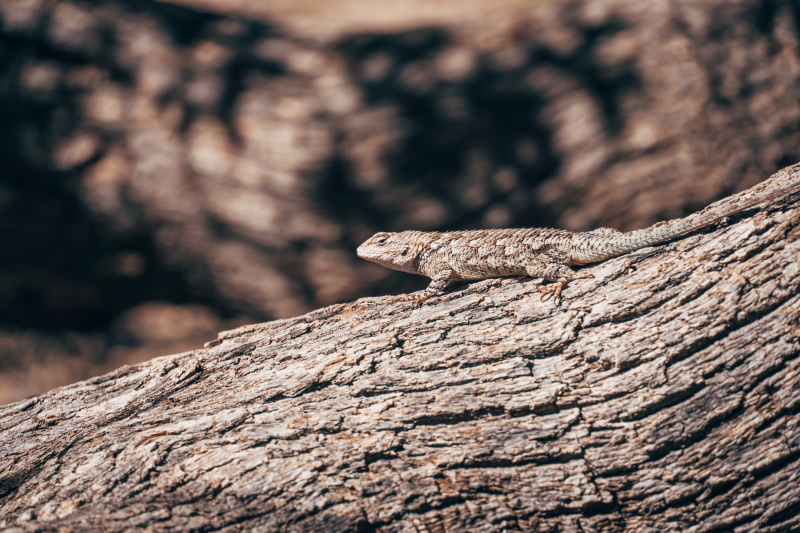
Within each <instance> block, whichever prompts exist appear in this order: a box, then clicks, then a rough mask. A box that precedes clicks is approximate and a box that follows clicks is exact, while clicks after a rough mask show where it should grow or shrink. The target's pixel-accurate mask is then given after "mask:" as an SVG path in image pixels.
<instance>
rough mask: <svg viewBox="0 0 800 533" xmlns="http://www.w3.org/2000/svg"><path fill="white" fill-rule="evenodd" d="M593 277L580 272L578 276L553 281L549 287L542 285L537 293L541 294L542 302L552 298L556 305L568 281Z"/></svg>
mask: <svg viewBox="0 0 800 533" xmlns="http://www.w3.org/2000/svg"><path fill="white" fill-rule="evenodd" d="M593 277H594V276H593V275H592V274H590V273H588V272H581V273H580V274H578V275H576V276H573V277H571V278H562V279H559V280H556V281H554V282H553V283H551V284H550V285H542V286H541V287H539V292H540V293H541V294H542V301H545V300H547V299H549V298H550V296H552V297H553V302H555V304H556V305H558V303H559V302H561V291H562V290H564V287H566V286H567V283H569V282H570V281H574V280H576V279H585V278H593Z"/></svg>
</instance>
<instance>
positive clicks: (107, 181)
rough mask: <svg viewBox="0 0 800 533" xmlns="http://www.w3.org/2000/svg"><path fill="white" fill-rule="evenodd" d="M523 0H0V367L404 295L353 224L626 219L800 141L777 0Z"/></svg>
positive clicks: (744, 180)
mask: <svg viewBox="0 0 800 533" xmlns="http://www.w3.org/2000/svg"><path fill="white" fill-rule="evenodd" d="M426 4H427V3H426ZM490 4H491V5H495V4H493V3H487V4H486V6H489V5H490ZM530 4H531V3H530V2H504V3H499V4H497V5H499V6H501V7H498V8H489V7H486V9H487V11H486V12H485V13H487V14H491V15H486V16H479V15H478V16H476V15H475V14H474V12H473V14H472V15H470V16H466V15H463V16H462V15H461V14H459V13H458V12H454V13H453V14H452V17H448V16H441V17H440V18H439V19H438V20H441V21H442V23H441V24H438V25H437V24H432V23H431V22H430V21H431V19H430V18H425V17H427V16H428V15H426V14H425V13H427V11H426V9H428V8H427V7H420V12H419V17H420V22H419V24H417V25H415V24H414V19H413V16H412V17H410V18H407V20H406V22H405V26H404V27H403V29H398V30H397V31H386V25H385V18H386V15H385V13H383V12H382V8H381V7H380V6H382V5H383V4H375V6H373V7H371V8H370V7H366V6H363V7H360V8H359V9H358V11H359V16H360V17H362V18H361V19H360V20H361V22H360V24H358V25H355V26H352V27H348V26H347V25H346V24H345V25H342V24H341V20H339V21H337V22H336V23H335V24H331V25H330V26H328V25H326V24H325V22H324V20H320V22H319V24H309V23H308V21H309V20H313V13H312V15H311V19H308V20H305V19H304V20H305V26H304V27H305V28H306V29H305V30H304V31H302V32H301V31H300V30H299V29H297V28H298V27H299V26H293V25H292V24H291V23H287V24H284V22H283V21H282V20H275V21H274V22H271V21H263V20H262V21H259V20H252V19H245V18H240V17H236V16H232V15H230V14H224V15H223V14H215V13H213V12H200V11H196V10H193V9H191V8H187V7H182V6H176V5H170V4H165V3H158V2H150V1H145V0H133V1H130V2H110V1H107V2H82V1H77V0H75V1H69V0H68V1H55V0H43V1H41V2H38V1H36V2H35V1H33V0H18V1H10V2H2V3H0V117H2V122H3V128H2V130H0V163H2V165H3V169H4V171H3V175H2V178H0V209H2V212H3V216H2V217H0V234H1V235H2V241H0V325H2V328H0V329H2V331H0V372H2V373H7V372H8V371H9V370H13V369H15V368H16V369H20V368H23V369H24V368H25V366H26V365H28V364H30V363H31V360H38V361H39V362H42V361H43V360H44V359H46V357H45V356H43V355H41V353H43V352H47V353H50V352H51V351H52V352H54V353H55V352H58V351H59V349H58V348H57V347H58V346H61V348H60V350H62V351H63V353H69V354H75V355H76V357H81V358H82V359H83V360H84V361H93V363H92V364H87V365H88V366H87V368H88V367H91V368H98V367H97V366H96V365H95V366H92V365H94V364H95V363H94V362H97V363H98V364H100V363H103V362H104V361H107V360H109V359H110V360H112V361H126V360H135V359H136V357H137V356H136V355H135V354H137V353H141V352H140V350H139V349H140V348H141V347H142V346H148V348H147V349H146V350H145V351H148V350H150V348H152V346H151V345H149V344H148V343H149V342H150V341H149V340H148V339H149V337H148V335H149V334H150V332H149V331H147V330H146V328H145V330H143V329H141V328H139V329H137V328H135V327H133V326H131V324H132V322H136V320H133V321H131V320H129V316H130V314H131V313H132V314H133V316H140V315H141V314H143V309H144V310H152V309H162V310H164V309H167V313H173V314H175V313H177V314H186V313H184V311H185V308H184V307H183V306H185V305H188V304H194V305H202V306H204V307H206V309H207V311H206V312H205V313H204V316H207V317H209V318H208V320H206V319H203V320H201V321H200V323H197V324H189V325H188V326H187V327H186V330H187V331H188V332H192V333H191V335H193V336H187V337H186V338H187V339H189V338H191V339H194V340H193V341H192V342H196V338H197V336H198V335H208V331H210V330H213V324H222V325H224V324H225V321H226V320H228V319H235V317H236V316H237V315H240V314H246V315H248V316H250V317H253V320H255V319H267V318H276V317H287V316H294V315H297V314H300V313H303V312H306V311H308V310H310V309H313V308H316V307H319V306H322V305H327V304H330V303H333V302H337V301H338V302H341V301H348V300H351V299H353V298H356V297H358V296H363V295H365V294H380V293H388V292H402V291H407V290H411V289H414V288H419V287H420V286H421V285H422V284H423V281H422V280H418V279H412V278H410V277H408V276H403V275H402V274H397V273H392V272H389V271H385V270H383V269H380V268H378V267H376V266H374V265H371V264H368V263H366V262H364V261H360V260H358V258H357V257H356V256H355V254H354V249H355V247H356V246H357V245H358V244H359V243H360V242H361V241H362V240H363V239H365V238H366V237H368V236H369V235H371V234H372V233H373V232H375V231H378V230H398V229H411V228H414V229H449V228H460V229H467V228H475V227H496V226H514V225H525V226H531V225H533V226H537V225H549V226H552V225H556V226H561V227H566V228H569V229H590V228H592V227H596V226H600V225H602V226H609V227H615V228H619V229H632V228H635V227H642V226H645V225H647V224H650V223H652V222H655V221H656V220H659V219H663V218H671V217H675V216H679V215H683V214H686V213H688V212H689V211H693V210H695V209H697V208H699V207H701V206H702V205H704V204H706V203H708V202H710V201H712V200H714V199H717V198H720V197H723V196H726V195H728V194H730V193H731V192H734V191H735V190H740V189H743V188H745V187H747V186H750V185H752V184H753V183H755V182H756V181H757V180H759V179H761V178H762V177H763V176H765V175H768V174H769V173H771V172H773V171H775V170H777V169H778V168H780V167H782V166H785V165H787V164H789V163H792V162H794V161H797V160H798V159H800V45H799V44H798V43H800V26H799V25H800V22H799V21H800V7H798V5H797V3H796V2H792V1H789V0H785V1H780V0H777V1H773V2H758V1H754V0H753V1H737V2H724V3H717V2H708V3H703V2H682V1H678V2H670V3H663V2H658V1H636V2H631V1H624V2H623V1H596V0H592V1H588V0H587V1H570V2H554V1H544V2H536V3H534V4H535V5H533V6H531V5H530ZM231 5H234V6H236V5H238V6H239V7H240V8H241V9H242V10H243V11H242V12H243V14H249V15H250V16H252V15H253V13H255V12H256V11H258V10H257V9H256V8H255V7H253V8H252V9H255V11H252V10H250V9H251V8H250V7H248V8H247V9H248V11H245V8H246V6H244V4H241V3H239V4H224V5H223V4H222V3H217V4H215V3H214V2H211V1H204V2H203V3H202V6H203V7H204V8H205V9H212V8H215V7H216V8H219V9H229V10H230V9H231ZM254 5H255V4H254ZM303 5H305V4H303ZM413 5H414V4H413V3H409V4H408V6H410V7H409V8H408V9H409V10H410V12H412V13H413V12H414V8H413ZM469 5H470V6H472V8H475V6H480V4H479V3H472V4H469ZM251 7H252V6H251ZM351 7H352V6H351ZM234 9H235V8H234ZM298 9H301V8H298ZM308 9H310V10H312V11H313V8H308ZM326 9H329V8H326ZM370 9H372V10H374V17H375V20H376V21H383V22H381V24H378V23H376V25H375V30H371V29H370V25H369V23H368V20H369V17H370V14H369V10H370ZM476 9H477V8H476ZM491 9H496V10H498V11H492V10H491ZM301 10H302V9H301ZM334 11H335V10H334ZM479 11H480V9H479ZM328 12H329V13H330V10H329V11H328ZM342 12H343V13H347V12H348V11H347V10H346V9H345V10H343V11H342ZM306 15H308V14H307V13H306V14H305V15H304V16H306ZM276 16H277V15H276ZM285 16H286V17H288V18H292V17H300V14H298V12H294V14H292V12H291V10H290V11H289V13H288V14H286V15H285ZM470 17H471V18H470ZM365 21H367V22H365ZM289 22H291V21H289ZM315 26H317V27H319V28H320V32H319V34H316V33H314V32H313V31H311V30H309V28H314V27H315ZM332 28H336V29H332ZM154 302H167V305H168V306H169V305H173V306H177V307H176V308H175V309H172V310H169V309H170V308H169V307H167V308H162V307H158V305H161V304H156V305H154V304H153V303H154ZM142 306H143V307H142ZM191 309H195V307H192V308H191ZM154 320H157V319H154ZM16 328H24V332H23V333H18V332H17V329H16ZM67 329H76V330H79V333H78V335H79V336H80V342H75V343H73V342H72V341H69V342H68V341H64V340H63V339H64V338H67V337H68V338H70V339H72V338H74V335H73V334H72V333H69V334H68V335H61V334H60V333H58V332H60V331H65V330H67ZM37 332H39V333H37ZM53 332H56V333H53ZM37 335H42V336H44V337H45V338H44V340H43V341H42V343H39V344H41V345H44V346H46V347H48V348H47V350H36V349H30V350H29V349H27V348H25V349H20V348H19V347H23V348H24V347H27V346H29V344H31V343H28V342H27V341H25V340H24V339H27V338H28V337H31V336H33V337H35V336H37ZM187 335H189V334H188V333H187ZM21 339H22V340H21ZM6 341H7V342H6ZM159 342H160V343H161V344H159V346H164V345H166V344H167V343H168V342H167V341H164V340H159ZM187 342H188V341H187ZM32 344H34V345H36V344H37V343H32ZM185 344H187V343H184V345H185ZM189 344H191V343H189ZM191 345H192V346H196V344H191ZM171 346H174V348H170V350H178V349H185V348H183V347H178V345H177V344H173V345H171ZM182 346H183V345H182ZM50 347H53V349H52V350H51V348H50ZM150 353H152V352H150ZM115 354H116V355H115ZM120 354H123V355H120ZM47 357H49V356H47ZM54 357H55V356H54ZM62 366H68V367H69V366H76V365H73V364H68V365H62ZM77 366H80V365H77ZM16 379H17V378H14V380H16ZM73 379H74V378H73ZM0 386H2V383H0Z"/></svg>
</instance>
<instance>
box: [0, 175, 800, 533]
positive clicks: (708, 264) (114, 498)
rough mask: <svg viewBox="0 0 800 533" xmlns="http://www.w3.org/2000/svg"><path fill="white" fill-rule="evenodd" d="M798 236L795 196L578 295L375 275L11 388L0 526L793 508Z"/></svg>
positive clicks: (715, 522)
mask: <svg viewBox="0 0 800 533" xmlns="http://www.w3.org/2000/svg"><path fill="white" fill-rule="evenodd" d="M799 177H800V165H796V166H795V167H793V168H792V169H788V170H787V171H786V172H782V173H781V175H780V177H779V179H784V180H786V179H798V178H799ZM799 257H800V195H797V194H795V195H794V198H793V199H790V200H787V201H785V202H776V205H775V206H774V209H770V210H766V211H764V212H759V213H750V214H748V215H746V216H743V217H736V219H735V220H734V221H731V222H730V223H728V224H724V225H723V227H721V228H718V229H716V230H715V231H712V232H707V233H704V234H700V235H694V236H689V237H687V238H684V239H681V240H678V241H676V242H674V243H671V244H668V245H665V246H661V247H658V248H648V249H645V250H642V251H639V252H636V253H634V254H629V255H627V256H625V257H620V258H616V259H613V260H611V261H607V262H605V263H602V264H600V265H595V266H592V267H589V268H588V271H589V272H591V273H592V274H593V276H594V278H592V279H584V280H580V281H576V282H573V283H572V284H570V286H569V287H568V288H567V290H566V291H565V294H564V296H565V301H564V303H563V304H562V306H560V307H558V308H556V307H554V305H553V303H552V302H546V303H545V302H542V301H541V298H540V295H539V291H538V287H539V285H538V283H537V282H532V281H526V282H520V281H519V280H513V279H512V280H502V281H501V280H489V281H482V282H478V283H473V284H469V285H467V286H461V287H456V288H454V289H453V290H451V291H449V292H448V293H446V294H444V295H442V296H440V297H435V298H433V299H431V300H430V301H429V302H428V303H426V304H425V305H423V306H418V305H416V304H410V303H399V304H395V303H391V298H380V299H366V300H362V301H360V302H358V303H357V304H340V305H335V306H332V307H329V308H325V309H320V310H318V311H314V312H313V313H310V314H308V315H305V316H300V317H297V318H293V319H287V320H281V321H276V322H271V323H267V324H258V325H253V326H247V327H243V328H240V329H238V330H234V331H230V332H226V333H223V334H221V335H220V337H219V339H218V340H217V341H214V342H212V343H210V344H209V346H208V347H207V348H206V349H203V350H197V351H194V352H189V353H185V354H181V355H174V356H168V357H163V358H159V359H154V360H152V361H149V362H147V363H142V364H140V365H137V366H128V367H124V368H121V369H119V370H118V371H116V372H114V373H112V374H108V375H106V376H102V377H99V378H95V379H93V380H91V381H87V382H84V383H78V384H75V385H72V386H69V387H65V388H62V389H58V390H55V391H51V392H49V393H47V394H44V395H42V396H38V397H34V398H31V399H29V400H25V401H23V402H19V403H16V404H12V405H9V406H7V407H4V408H0V442H2V443H3V454H2V455H0V528H5V529H8V530H9V531H17V530H15V529H10V528H13V527H14V526H19V527H21V528H22V529H20V530H19V531H55V530H58V531H93V530H99V529H102V530H123V529H125V530H131V529H130V528H139V529H144V528H145V527H147V528H149V530H151V531H152V530H179V531H187V530H217V529H221V528H227V529H226V531H252V530H264V531H278V530H286V531H336V532H338V531H382V532H388V531H397V532H401V531H403V532H404V531H576V532H577V531H645V530H658V531H666V530H669V531H688V530H698V531H723V530H724V531H775V532H777V531H791V530H796V529H797V528H798V527H800V485H798V483H797V472H798V467H799V466H800V453H798V450H800V426H799V425H798V424H797V421H798V417H797V413H798V410H799V409H800V371H798V370H800V368H799V366H800V337H799V336H798V335H799V334H800V322H798V312H797V309H798V307H800V296H799V294H800V276H799V275H798V269H799V268H800V265H798V258H799ZM61 528H63V529H61Z"/></svg>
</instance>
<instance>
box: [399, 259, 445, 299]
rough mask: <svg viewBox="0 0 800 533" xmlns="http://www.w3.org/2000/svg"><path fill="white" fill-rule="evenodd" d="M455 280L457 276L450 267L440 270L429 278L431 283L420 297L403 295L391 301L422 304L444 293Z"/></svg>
mask: <svg viewBox="0 0 800 533" xmlns="http://www.w3.org/2000/svg"><path fill="white" fill-rule="evenodd" d="M457 280H458V276H457V275H456V273H455V272H454V271H453V269H452V268H450V267H446V268H442V269H441V270H438V271H437V272H436V273H435V274H434V275H433V276H431V282H430V284H429V285H428V286H427V287H426V288H425V290H424V291H423V292H422V296H411V295H404V296H401V297H400V298H399V299H398V298H396V299H395V300H393V301H394V302H419V303H423V302H425V301H426V300H428V299H429V298H431V297H432V296H436V295H437V294H441V293H442V292H443V291H444V289H445V288H446V287H447V286H448V285H449V284H450V282H452V281H457Z"/></svg>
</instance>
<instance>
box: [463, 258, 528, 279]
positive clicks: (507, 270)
mask: <svg viewBox="0 0 800 533" xmlns="http://www.w3.org/2000/svg"><path fill="white" fill-rule="evenodd" d="M490 263H491V262H482V263H472V264H470V263H469V262H467V263H464V264H462V265H459V267H458V268H455V269H453V270H454V271H455V273H456V274H457V275H458V277H459V278H461V279H464V280H476V279H487V278H502V277H504V276H524V275H525V267H523V266H522V265H510V264H490Z"/></svg>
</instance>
